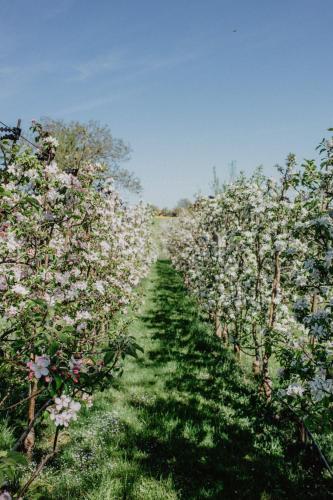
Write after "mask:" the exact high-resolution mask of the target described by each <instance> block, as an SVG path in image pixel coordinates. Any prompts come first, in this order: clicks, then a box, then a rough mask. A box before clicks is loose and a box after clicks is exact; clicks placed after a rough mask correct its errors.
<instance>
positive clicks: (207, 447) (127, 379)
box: [31, 260, 330, 500]
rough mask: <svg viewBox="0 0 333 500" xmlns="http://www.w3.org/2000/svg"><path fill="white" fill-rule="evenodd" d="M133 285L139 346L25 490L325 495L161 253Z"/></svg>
mask: <svg viewBox="0 0 333 500" xmlns="http://www.w3.org/2000/svg"><path fill="white" fill-rule="evenodd" d="M143 293H144V295H145V304H144V306H143V307H142V309H141V311H140V312H139V314H138V316H137V318H136V320H135V322H134V323H133V325H132V327H131V334H132V335H135V336H136V338H137V340H138V343H139V344H140V345H141V346H142V347H143V348H144V353H143V354H142V355H140V356H139V358H138V359H137V360H135V359H128V360H127V361H126V363H125V370H124V375H123V377H122V378H121V379H120V380H119V381H117V382H116V385H115V386H114V387H113V388H112V389H110V390H108V391H105V392H104V393H101V394H100V395H99V396H98V397H97V399H96V403H95V405H94V407H93V408H92V409H91V410H89V411H85V413H84V414H83V415H82V416H81V418H80V420H79V421H78V422H77V423H76V424H75V426H73V428H71V429H70V430H69V431H68V432H67V433H64V434H63V435H62V437H61V440H60V443H63V445H65V444H66V446H62V448H61V452H60V453H59V455H58V456H57V458H56V459H55V460H54V461H53V463H52V464H50V466H49V467H48V468H47V470H45V472H44V473H43V474H42V476H41V477H40V478H39V479H38V480H37V481H36V482H35V484H34V487H33V489H32V491H31V498H33V495H35V496H36V495H37V493H38V492H39V493H40V497H39V498H45V499H48V500H52V499H53V500H55V499H57V500H60V499H61V500H65V499H71V500H72V499H81V498H82V499H90V500H108V499H136V500H138V499H141V500H150V499H151V500H153V499H154V500H164V499H165V500H168V499H170V500H173V499H208V498H211V499H215V498H216V499H219V498H222V499H233V498H237V499H261V500H268V499H281V498H295V499H297V498H302V499H303V498H329V497H330V496H329V494H328V492H327V490H326V489H325V484H324V482H323V480H322V479H321V471H320V468H319V465H318V464H315V465H313V466H312V468H311V467H309V466H308V467H306V466H307V465H308V464H307V463H306V460H307V459H308V458H309V457H308V456H304V454H302V453H301V450H300V448H299V445H298V444H297V442H296V440H294V439H292V436H293V426H292V425H291V424H290V423H289V422H288V421H287V422H284V421H279V422H276V421H275V420H274V418H275V417H274V415H273V414H272V413H271V410H270V409H269V408H267V407H266V406H265V405H263V403H262V402H261V401H260V400H259V399H258V397H257V391H256V389H255V386H254V385H251V383H244V380H245V379H246V380H247V379H248V377H244V373H243V372H242V371H241V369H240V367H239V366H237V364H236V363H235V361H234V359H233V357H232V354H231V353H229V352H228V351H226V350H225V349H223V347H222V346H221V344H220V342H219V341H218V339H217V338H216V337H215V336H214V335H213V332H212V330H211V328H210V327H209V326H208V325H207V324H206V323H205V322H204V321H203V320H202V319H201V317H200V314H199V312H198V309H197V307H196V304H195V302H194V300H193V299H192V298H191V297H190V296H189V295H187V293H186V292H185V290H184V288H183V285H182V280H181V278H180V276H179V275H178V274H177V273H176V272H175V271H174V270H173V269H172V268H171V266H170V263H169V262H168V261H163V260H160V261H158V262H157V264H156V265H155V266H154V268H153V270H152V272H151V275H150V277H149V278H148V279H147V280H146V282H145V284H144V287H143ZM311 463H312V462H311ZM314 476H316V481H315V484H317V486H316V488H314V487H313V484H314V481H313V477H314Z"/></svg>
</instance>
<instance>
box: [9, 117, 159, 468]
mask: <svg viewBox="0 0 333 500" xmlns="http://www.w3.org/2000/svg"><path fill="white" fill-rule="evenodd" d="M32 129H33V132H34V134H35V137H36V144H37V146H38V149H37V152H35V153H33V152H32V151H31V149H27V148H23V147H22V146H17V145H14V146H13V145H10V144H8V143H6V142H3V143H2V151H3V165H2V167H0V177H1V187H0V309H1V316H2V318H3V320H2V322H1V323H0V348H1V363H0V373H1V385H0V391H1V393H0V398H1V406H2V408H1V406H0V410H2V411H4V410H6V408H15V411H17V412H19V411H21V410H20V408H21V407H22V405H21V403H23V402H25V401H26V402H25V403H24V404H25V407H26V405H28V416H27V421H28V426H27V427H26V428H25V429H22V435H21V437H20V438H19V439H18V442H17V443H16V446H15V449H19V448H20V447H21V446H23V447H24V448H25V450H26V452H27V453H28V455H31V453H32V451H33V447H34V444H35V428H36V424H37V423H38V421H39V419H40V417H42V416H43V417H45V415H47V413H48V414H49V417H50V418H51V420H52V421H53V422H54V424H55V426H56V427H57V429H58V430H57V432H56V433H55V436H56V437H55V443H54V450H55V446H56V440H57V436H58V432H59V429H61V428H63V427H67V426H68V425H69V423H70V422H71V421H72V420H74V419H76V418H77V414H78V412H79V410H80V406H81V405H82V404H84V405H88V406H89V405H91V402H92V400H91V397H92V394H93V392H94V391H95V390H96V389H97V388H103V387H104V386H105V384H107V383H109V380H110V377H111V376H112V375H113V374H114V372H115V370H117V369H119V362H120V361H121V359H122V358H123V356H124V355H125V354H126V353H128V354H132V355H135V353H136V350H137V348H138V346H137V345H136V344H135V341H134V339H132V338H131V337H128V336H127V335H126V334H125V327H126V323H127V320H126V313H127V306H128V305H129V304H133V302H135V300H136V298H135V297H136V296H135V287H136V285H137V284H138V283H139V281H140V279H141V278H142V277H143V276H144V275H145V274H146V272H147V270H148V267H149V264H150V262H151V258H152V252H151V242H150V220H151V216H150V213H149V211H148V210H147V209H146V208H145V207H144V206H143V205H138V206H136V207H133V208H128V207H126V206H125V205H124V204H123V203H122V201H121V200H120V198H119V196H118V195H117V193H116V192H115V191H114V189H113V187H112V180H111V179H108V178H107V176H106V172H105V167H104V166H103V165H101V164H88V163H86V164H85V163H82V164H81V165H80V168H79V169H78V168H75V167H73V166H68V168H67V169H62V170H61V169H60V168H59V167H58V166H57V164H56V162H55V160H54V158H55V152H56V147H57V141H56V139H54V138H53V137H51V136H50V135H49V134H48V133H47V132H45V131H44V130H43V129H42V127H41V126H40V125H39V124H36V123H35V124H33V127H32ZM46 410H47V411H46ZM0 472H1V468H0Z"/></svg>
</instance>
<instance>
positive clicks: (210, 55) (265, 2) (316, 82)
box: [0, 0, 333, 206]
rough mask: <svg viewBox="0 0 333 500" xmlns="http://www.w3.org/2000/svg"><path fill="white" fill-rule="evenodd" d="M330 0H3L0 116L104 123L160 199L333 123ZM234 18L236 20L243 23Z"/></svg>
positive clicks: (269, 161) (151, 196) (280, 156)
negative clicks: (214, 171) (129, 149)
mask: <svg viewBox="0 0 333 500" xmlns="http://www.w3.org/2000/svg"><path fill="white" fill-rule="evenodd" d="M332 26H333V0H117V1H114V0H95V1H92V0H57V1H55V0H53V1H51V0H43V1H42V0H33V1H32V0H31V1H28V0H10V1H8V0H6V1H4V0H0V120H3V121H5V122H9V123H11V124H12V123H13V124H14V123H15V122H16V119H17V118H18V117H21V118H22V119H23V122H24V125H25V126H26V127H27V126H28V122H29V121H30V120H31V119H33V118H37V119H38V118H40V117H43V116H50V117H54V118H63V119H65V120H81V121H88V120H89V119H94V120H98V121H100V122H101V123H107V124H109V125H110V128H111V130H112V132H113V134H114V135H115V136H117V137H121V138H123V139H124V140H126V141H128V142H129V143H130V144H131V146H132V149H133V153H132V158H131V160H130V162H129V163H128V164H127V167H128V168H129V169H130V170H133V171H135V173H136V174H137V175H138V176H139V177H140V178H141V180H142V183H143V185H144V189H145V191H144V199H145V200H146V201H149V202H152V203H156V204H158V205H160V206H164V205H169V206H172V205H174V204H175V203H176V202H177V200H179V198H182V197H191V196H192V195H193V194H194V193H195V192H198V191H199V190H201V191H202V192H207V191H208V189H209V183H210V181H211V177H212V167H213V165H215V166H216V169H217V172H218V174H219V176H220V177H221V178H222V179H228V175H229V173H228V171H229V168H228V164H229V163H230V162H231V161H232V160H235V161H236V162H237V168H238V169H239V170H243V171H245V172H248V173H250V172H252V171H253V169H254V168H255V167H256V166H257V165H260V164H262V165H263V166H264V170H265V172H266V173H268V174H269V175H271V174H272V172H273V165H274V164H275V163H277V162H280V163H282V162H283V161H284V159H285V157H286V155H287V153H288V152H290V151H293V152H295V153H296V154H297V155H298V157H299V159H302V158H304V157H314V148H315V146H316V145H317V143H318V142H319V140H320V139H321V138H322V137H323V136H324V134H325V130H326V129H327V128H328V127H330V126H331V127H332V126H333V64H332V60H333V29H332ZM234 30H236V31H234Z"/></svg>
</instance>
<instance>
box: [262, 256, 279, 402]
mask: <svg viewBox="0 0 333 500" xmlns="http://www.w3.org/2000/svg"><path fill="white" fill-rule="evenodd" d="M280 279H281V265H280V252H279V251H276V252H275V257H274V279H273V284H272V294H271V302H270V306H269V314H268V325H267V329H266V332H265V341H264V356H263V361H262V388H261V389H262V391H263V393H264V395H265V397H266V399H267V401H269V400H270V399H271V396H272V380H271V378H270V375H269V359H270V357H271V353H272V339H271V334H272V330H273V327H274V323H275V320H276V299H277V296H278V293H279V288H280Z"/></svg>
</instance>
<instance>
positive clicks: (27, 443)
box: [24, 380, 38, 460]
mask: <svg viewBox="0 0 333 500" xmlns="http://www.w3.org/2000/svg"><path fill="white" fill-rule="evenodd" d="M37 386H38V382H37V380H34V381H33V382H31V383H30V389H29V396H30V399H29V409H28V424H30V423H31V422H32V421H33V420H34V418H35V409H36V394H37ZM34 446H35V429H34V427H32V428H31V429H30V431H29V433H28V435H27V437H26V438H25V440H24V450H25V452H26V454H27V456H28V459H29V460H31V459H32V452H33V449H34Z"/></svg>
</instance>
